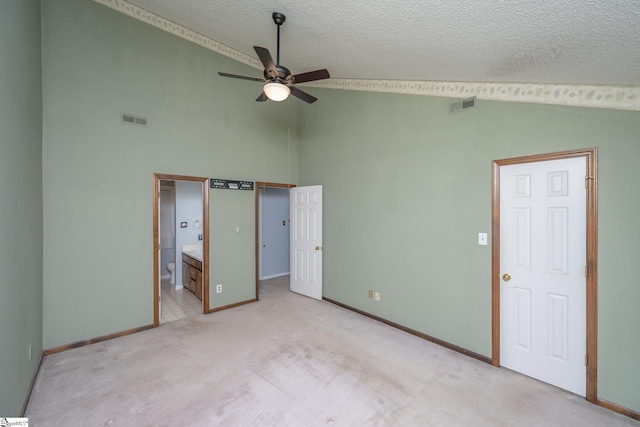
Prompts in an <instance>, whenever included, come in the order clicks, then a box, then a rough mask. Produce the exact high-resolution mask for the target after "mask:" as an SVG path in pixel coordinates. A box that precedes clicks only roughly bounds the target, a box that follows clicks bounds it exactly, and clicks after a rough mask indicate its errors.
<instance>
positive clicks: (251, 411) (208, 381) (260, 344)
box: [26, 277, 640, 427]
mask: <svg viewBox="0 0 640 427" xmlns="http://www.w3.org/2000/svg"><path fill="white" fill-rule="evenodd" d="M287 280H288V277H285V278H281V279H273V280H270V281H266V282H264V283H263V284H261V288H260V301H259V302H257V303H252V304H248V305H244V306H241V307H236V308H233V309H229V310H226V311H222V312H219V313H215V314H210V315H206V316H204V315H203V316H200V317H197V318H189V319H181V320H177V321H175V322H170V323H166V324H162V325H161V326H160V327H159V328H156V329H153V330H148V331H144V332H140V333H137V334H133V335H129V336H126V337H122V338H118V339H114V340H110V341H105V342H102V343H97V344H93V345H89V346H85V347H81V348H77V349H73V350H69V351H65V352H62V353H57V354H53V355H50V356H47V357H45V358H44V361H43V364H42V368H41V371H40V373H39V375H38V378H37V380H36V384H35V386H34V391H33V394H32V397H31V400H30V402H29V405H28V408H27V413H26V416H28V417H29V424H30V425H31V426H32V427H40V426H64V427H74V426H82V427H86V426H99V427H103V426H580V427H584V426H633V427H639V426H640V422H638V421H635V420H632V419H630V418H627V417H624V416H622V415H619V414H616V413H613V412H611V411H608V410H606V409H604V408H601V407H599V406H596V405H592V404H590V403H588V402H587V401H585V400H584V399H583V398H581V397H578V396H576V395H573V394H571V393H568V392H565V391H562V390H559V389H557V388H555V387H552V386H549V385H547V384H543V383H540V382H538V381H535V380H532V379H530V378H528V377H525V376H522V375H519V374H517V373H514V372H511V371H509V370H507V369H498V368H494V367H492V366H490V365H488V364H486V363H483V362H480V361H477V360H474V359H471V358H468V357H465V356H463V355H461V354H458V353H455V352H453V351H450V350H447V349H445V348H443V347H440V346H437V345H435V344H432V343H430V342H427V341H424V340H422V339H419V338H417V337H414V336H412V335H409V334H406V333H404V332H402V331H399V330H397V329H394V328H392V327H389V326H387V325H384V324H381V323H379V322H376V321H374V320H371V319H369V318H366V317H363V316H361V315H358V314H356V313H353V312H350V311H348V310H345V309H342V308H340V307H337V306H335V305H333V304H331V303H328V302H325V301H316V300H312V299H309V298H306V297H302V296H299V295H296V294H292V293H290V292H289V291H288V288H287Z"/></svg>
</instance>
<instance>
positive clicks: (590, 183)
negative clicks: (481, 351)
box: [491, 147, 598, 403]
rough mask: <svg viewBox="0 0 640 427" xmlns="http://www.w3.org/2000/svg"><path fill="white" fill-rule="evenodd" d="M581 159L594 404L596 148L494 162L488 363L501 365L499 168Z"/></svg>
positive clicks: (588, 367) (589, 366)
mask: <svg viewBox="0 0 640 427" xmlns="http://www.w3.org/2000/svg"><path fill="white" fill-rule="evenodd" d="M576 157H584V158H585V159H586V162H587V176H586V177H585V182H586V184H585V186H586V188H587V204H586V214H587V215H586V219H587V221H586V230H585V231H586V237H587V241H586V243H587V253H586V262H587V288H586V293H587V295H586V297H587V307H586V309H587V310H586V316H587V319H586V328H587V331H586V341H587V342H586V346H587V360H586V361H585V363H586V370H587V384H586V391H587V393H586V394H587V396H586V397H587V400H588V401H589V402H592V403H597V401H598V397H597V386H598V148H597V147H595V148H587V149H582V150H571V151H562V152H557V153H549V154H539V155H533V156H524V157H514V158H509V159H502V160H494V161H493V171H492V172H493V174H492V180H491V223H492V226H491V228H492V232H491V245H492V250H491V363H492V365H494V366H500V167H501V166H507V165H514V164H520V163H533V162H543V161H548V160H561V159H571V158H576Z"/></svg>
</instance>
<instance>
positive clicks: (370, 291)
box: [369, 289, 373, 298]
mask: <svg viewBox="0 0 640 427" xmlns="http://www.w3.org/2000/svg"><path fill="white" fill-rule="evenodd" d="M369 298H373V291H372V290H371V289H369Z"/></svg>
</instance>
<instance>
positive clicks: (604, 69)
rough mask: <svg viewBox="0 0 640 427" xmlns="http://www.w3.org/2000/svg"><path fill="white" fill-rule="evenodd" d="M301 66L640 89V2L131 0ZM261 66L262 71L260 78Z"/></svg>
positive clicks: (297, 69) (229, 42)
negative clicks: (278, 22) (279, 19)
mask: <svg viewBox="0 0 640 427" xmlns="http://www.w3.org/2000/svg"><path fill="white" fill-rule="evenodd" d="M128 2H129V3H131V4H134V5H137V6H139V7H140V8H142V9H146V10H147V11H150V12H152V13H154V14H156V15H159V16H161V17H163V18H165V19H168V20H170V21H173V22H175V23H177V24H180V25H181V26H184V27H186V28H188V29H191V30H193V31H195V32H197V33H200V34H202V35H204V36H206V37H208V38H211V39H213V40H216V41H218V42H220V43H222V44H224V45H226V46H229V47H231V48H233V49H234V50H237V51H239V52H242V53H244V54H247V55H249V56H251V57H253V58H257V56H256V54H255V52H254V51H253V48H252V46H254V45H258V46H263V47H266V48H268V49H269V50H271V53H272V55H273V57H274V59H275V56H276V26H275V24H274V23H273V20H272V19H271V13H272V12H274V11H278V12H281V13H283V14H285V15H286V17H287V21H286V22H285V24H284V25H283V26H282V28H281V57H280V62H281V63H282V65H284V66H286V67H288V68H289V69H291V71H292V72H294V73H301V72H305V71H310V70H315V69H318V68H327V69H328V70H329V72H330V73H331V76H332V77H333V78H338V79H374V80H420V81H458V82H506V83H509V82H512V83H547V84H557V83H566V84H587V85H588V84H596V85H631V86H640V1H638V0H608V1H601V0H597V1H596V0H526V1H525V0H477V1H469V0H447V1H444V0H396V1H380V0H366V1H359V2H345V1H343V0H342V1H338V0H324V1H308V0H270V1H265V0H128ZM260 74H261V73H260V72H256V76H259V75H260Z"/></svg>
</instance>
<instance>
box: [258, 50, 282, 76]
mask: <svg viewBox="0 0 640 427" xmlns="http://www.w3.org/2000/svg"><path fill="white" fill-rule="evenodd" d="M253 49H254V50H255V51H256V53H257V54H258V58H260V62H262V65H264V69H265V71H266V73H267V75H268V76H269V77H277V76H278V69H277V68H276V64H274V62H273V58H272V57H271V54H270V53H269V49H266V48H264V47H260V46H254V47H253Z"/></svg>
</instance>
